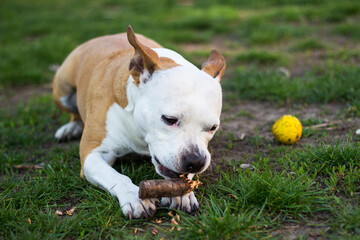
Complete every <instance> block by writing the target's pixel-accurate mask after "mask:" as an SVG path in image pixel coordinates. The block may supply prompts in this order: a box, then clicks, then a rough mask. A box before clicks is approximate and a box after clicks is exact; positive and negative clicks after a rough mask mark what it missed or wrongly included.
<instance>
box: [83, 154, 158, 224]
mask: <svg viewBox="0 0 360 240" xmlns="http://www.w3.org/2000/svg"><path fill="white" fill-rule="evenodd" d="M112 158H115V156H114V157H112ZM111 162H113V159H110V158H109V157H108V156H105V155H104V154H103V153H101V152H97V151H93V152H92V153H90V154H89V155H88V156H87V157H86V159H85V162H84V174H85V177H86V179H87V180H88V181H89V182H91V183H92V184H94V185H96V186H99V187H101V188H103V189H105V190H107V191H108V192H110V193H111V195H113V196H116V197H117V198H118V199H119V202H120V206H121V209H122V212H123V213H124V215H125V216H128V217H129V218H142V217H145V218H147V217H151V216H152V215H154V213H155V211H156V207H157V205H158V204H159V203H158V202H159V200H158V199H155V198H154V199H146V200H141V199H140V198H139V196H138V192H139V187H138V186H136V185H135V184H133V183H132V181H131V179H130V178H129V177H127V176H125V175H123V174H120V173H118V172H117V171H116V170H115V169H114V168H112V167H111V166H110V163H111Z"/></svg>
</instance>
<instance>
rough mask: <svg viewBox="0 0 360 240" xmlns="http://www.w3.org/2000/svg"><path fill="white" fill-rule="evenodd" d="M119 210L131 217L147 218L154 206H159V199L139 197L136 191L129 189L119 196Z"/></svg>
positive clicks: (151, 214) (153, 212) (152, 211)
mask: <svg viewBox="0 0 360 240" xmlns="http://www.w3.org/2000/svg"><path fill="white" fill-rule="evenodd" d="M119 201H120V206H121V210H122V212H123V213H124V215H125V216H127V217H129V219H132V218H149V217H152V216H153V215H154V214H155V212H156V208H157V207H158V206H160V202H159V199H157V198H150V199H143V200H142V199H140V198H139V197H138V191H129V192H126V193H124V194H122V196H121V197H119Z"/></svg>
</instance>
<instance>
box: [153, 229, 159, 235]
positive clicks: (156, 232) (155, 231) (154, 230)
mask: <svg viewBox="0 0 360 240" xmlns="http://www.w3.org/2000/svg"><path fill="white" fill-rule="evenodd" d="M151 233H152V234H153V235H156V234H158V233H159V230H157V229H156V228H154V229H153V230H152V232H151Z"/></svg>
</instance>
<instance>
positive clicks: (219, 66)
mask: <svg viewBox="0 0 360 240" xmlns="http://www.w3.org/2000/svg"><path fill="white" fill-rule="evenodd" d="M225 68H226V62H225V58H224V57H223V55H221V53H219V52H218V51H216V50H212V51H211V53H210V56H209V59H208V60H207V61H206V62H204V63H203V65H202V67H201V70H202V71H204V72H206V73H207V74H209V75H210V76H212V77H213V78H216V79H217V80H218V81H219V82H220V81H221V79H222V77H223V75H224V72H225Z"/></svg>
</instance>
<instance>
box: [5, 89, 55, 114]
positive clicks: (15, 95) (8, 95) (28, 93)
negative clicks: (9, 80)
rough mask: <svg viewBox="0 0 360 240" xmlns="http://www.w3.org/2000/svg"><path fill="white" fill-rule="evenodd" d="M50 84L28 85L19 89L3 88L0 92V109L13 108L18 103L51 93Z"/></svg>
mask: <svg viewBox="0 0 360 240" xmlns="http://www.w3.org/2000/svg"><path fill="white" fill-rule="evenodd" d="M51 91H52V86H51V83H47V84H43V85H30V86H26V87H19V88H8V87H6V88H4V89H1V90H0V108H1V109H5V108H9V109H10V108H14V107H16V105H18V104H19V103H20V102H26V101H28V100H29V99H31V98H34V97H36V96H39V95H42V94H44V93H51Z"/></svg>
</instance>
